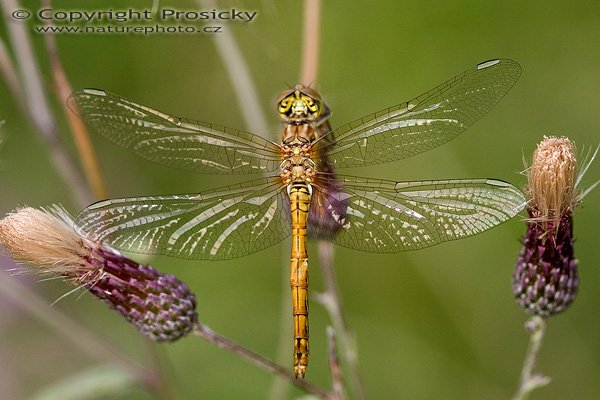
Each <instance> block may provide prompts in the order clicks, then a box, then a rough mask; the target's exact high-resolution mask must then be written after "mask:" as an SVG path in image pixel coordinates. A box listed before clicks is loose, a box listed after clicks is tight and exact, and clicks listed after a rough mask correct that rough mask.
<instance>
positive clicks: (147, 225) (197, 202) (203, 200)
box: [76, 176, 291, 260]
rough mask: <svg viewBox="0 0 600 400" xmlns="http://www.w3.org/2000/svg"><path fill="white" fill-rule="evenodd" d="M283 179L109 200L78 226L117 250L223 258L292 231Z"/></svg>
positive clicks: (81, 218)
mask: <svg viewBox="0 0 600 400" xmlns="http://www.w3.org/2000/svg"><path fill="white" fill-rule="evenodd" d="M284 189H285V188H284V187H282V185H281V179H280V178H279V177H278V176H277V177H271V178H265V179H258V180H253V181H249V182H246V183H243V184H239V185H233V186H227V187H224V188H220V189H214V190H211V191H207V192H204V193H201V194H185V195H171V196H155V197H134V198H124V199H114V200H105V201H101V202H98V203H94V204H92V205H91V206H89V207H87V208H86V209H85V210H83V211H82V212H81V213H80V214H79V215H78V216H77V220H76V225H77V226H78V227H79V228H80V229H81V230H82V231H83V232H85V233H86V235H92V236H93V237H95V238H96V239H97V240H99V241H102V242H107V243H108V244H110V245H111V246H114V247H116V248H119V249H122V250H126V251H132V252H137V253H146V254H165V255H169V256H174V257H180V258H186V259H205V260H225V259H231V258H236V257H241V256H244V255H247V254H251V253H254V252H256V251H259V250H262V249H265V248H267V247H269V246H271V245H273V244H275V243H278V242H280V241H281V240H282V239H284V238H286V237H288V236H289V235H290V233H291V228H290V219H291V217H290V205H289V199H288V197H287V194H286V193H285V190H284Z"/></svg>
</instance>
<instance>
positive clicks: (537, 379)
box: [512, 316, 550, 400]
mask: <svg viewBox="0 0 600 400" xmlns="http://www.w3.org/2000/svg"><path fill="white" fill-rule="evenodd" d="M525 329H527V331H528V332H529V334H530V336H529V346H528V347H527V354H526V355H525V361H524V362H523V369H522V370H521V381H520V383H519V389H518V390H517V393H516V394H515V395H514V397H513V398H512V400H525V399H527V398H528V397H529V394H530V393H531V392H532V391H534V390H535V389H537V388H539V387H542V386H546V385H547V384H549V383H550V378H549V377H547V376H544V375H541V374H534V373H533V368H534V367H535V362H536V360H537V356H538V354H539V351H540V348H541V347H542V341H543V339H544V333H545V331H546V320H545V319H543V318H542V317H539V316H534V317H531V318H530V319H529V320H528V321H527V322H526V323H525Z"/></svg>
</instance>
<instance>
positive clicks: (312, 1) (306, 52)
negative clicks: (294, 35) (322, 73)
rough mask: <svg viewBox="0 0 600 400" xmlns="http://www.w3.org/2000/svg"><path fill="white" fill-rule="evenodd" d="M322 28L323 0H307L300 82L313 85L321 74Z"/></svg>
mask: <svg viewBox="0 0 600 400" xmlns="http://www.w3.org/2000/svg"><path fill="white" fill-rule="evenodd" d="M320 29H321V1H320V0H305V2H304V23H303V27H302V67H301V69H300V82H301V83H303V84H305V85H312V84H314V83H315V82H316V80H317V76H318V74H319V38H320V35H321V33H320Z"/></svg>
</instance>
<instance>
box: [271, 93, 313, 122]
mask: <svg viewBox="0 0 600 400" xmlns="http://www.w3.org/2000/svg"><path fill="white" fill-rule="evenodd" d="M322 109H323V100H321V96H320V95H319V94H318V93H317V92H316V91H314V90H313V89H311V88H308V87H305V86H303V85H296V87H295V88H293V89H288V90H286V91H284V92H283V93H281V94H280V95H279V97H278V98H277V111H278V112H279V115H280V116H281V118H282V119H283V120H284V121H293V120H304V119H308V120H309V121H314V120H316V119H317V118H318V117H319V116H320V115H321V111H322Z"/></svg>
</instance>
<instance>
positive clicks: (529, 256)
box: [513, 137, 595, 317]
mask: <svg viewBox="0 0 600 400" xmlns="http://www.w3.org/2000/svg"><path fill="white" fill-rule="evenodd" d="M594 156H595V154H594ZM592 160H593V157H592V159H591V160H589V163H587V165H586V166H585V168H584V169H583V172H585V169H587V166H589V164H590V163H591V161H592ZM576 170H577V161H576V157H575V145H574V144H573V142H571V141H570V140H569V139H567V138H555V137H545V138H544V140H542V142H540V144H539V145H538V147H537V149H536V150H535V152H534V154H533V161H532V164H531V167H530V169H529V171H528V183H527V190H526V192H527V193H528V195H529V198H530V201H529V203H528V207H527V213H528V214H529V218H528V219H527V232H526V233H525V237H524V239H523V248H522V250H521V252H520V254H519V256H518V258H517V264H516V269H515V272H514V274H513V294H514V295H515V297H516V300H517V303H518V304H519V305H520V306H521V307H523V308H524V309H525V310H526V311H527V312H528V313H530V314H533V315H539V316H541V317H549V316H551V315H554V314H557V313H559V312H561V311H563V310H565V309H567V308H568V307H569V305H570V304H571V303H572V302H573V300H574V299H575V296H576V295H577V288H578V286H579V278H578V275H577V260H576V259H575V255H574V250H573V210H574V208H575V205H576V204H577V203H578V202H579V201H580V200H581V198H582V197H583V196H582V195H581V194H580V193H578V190H577V187H576V186H577V185H576V182H577V181H578V179H577V180H576Z"/></svg>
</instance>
